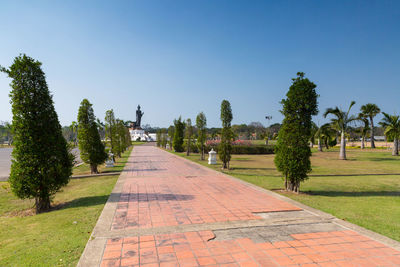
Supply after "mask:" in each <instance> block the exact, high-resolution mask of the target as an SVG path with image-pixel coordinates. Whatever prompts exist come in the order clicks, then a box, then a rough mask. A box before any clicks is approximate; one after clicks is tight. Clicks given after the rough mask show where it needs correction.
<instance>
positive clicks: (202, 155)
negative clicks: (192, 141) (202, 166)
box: [201, 144, 204, 160]
mask: <svg viewBox="0 0 400 267" xmlns="http://www.w3.org/2000/svg"><path fill="white" fill-rule="evenodd" d="M201 160H204V145H203V144H201Z"/></svg>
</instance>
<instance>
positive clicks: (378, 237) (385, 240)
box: [161, 149, 400, 251]
mask: <svg viewBox="0 0 400 267" xmlns="http://www.w3.org/2000/svg"><path fill="white" fill-rule="evenodd" d="M161 150H163V151H166V152H168V153H170V154H171V155H173V156H174V157H178V158H180V159H184V160H186V161H187V162H188V163H189V164H194V165H196V166H201V167H204V166H203V165H201V164H199V163H197V162H194V161H191V160H189V159H186V158H184V157H181V156H178V155H176V154H173V153H171V152H169V151H167V150H164V149H161ZM209 169H210V170H212V171H213V172H216V173H218V174H223V175H224V176H226V177H227V178H229V179H232V180H235V181H237V182H239V183H242V184H245V185H247V186H250V187H252V188H254V189H256V190H258V191H261V192H264V193H266V194H268V195H270V196H273V197H275V198H278V199H281V200H283V201H286V202H289V203H290V204H293V205H295V206H297V207H299V208H302V209H303V210H306V211H308V212H310V213H313V214H316V215H318V216H319V217H321V218H323V219H331V220H332V221H333V222H334V223H335V224H338V225H340V226H343V227H345V228H347V229H349V230H353V231H356V232H359V233H360V234H362V235H365V236H367V237H369V238H371V239H373V240H375V241H378V242H381V243H382V244H384V245H386V246H389V247H391V248H394V249H396V250H399V251H400V242H398V241H396V240H393V239H391V238H389V237H387V236H384V235H381V234H378V233H376V232H373V231H371V230H368V229H366V228H364V227H361V226H359V225H356V224H353V223H350V222H347V221H344V220H341V219H339V218H337V217H335V216H333V215H331V214H329V213H326V212H323V211H321V210H318V209H314V208H312V207H309V206H307V205H304V204H302V203H300V202H298V201H295V200H293V199H291V198H288V197H285V196H283V195H280V194H278V193H275V192H272V191H270V190H267V189H265V188H262V187H259V186H256V185H254V184H251V183H249V182H246V181H243V180H241V179H239V178H236V177H234V176H230V175H228V174H226V173H223V172H219V171H216V170H214V169H212V168H209Z"/></svg>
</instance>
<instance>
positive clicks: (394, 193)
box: [174, 148, 400, 241]
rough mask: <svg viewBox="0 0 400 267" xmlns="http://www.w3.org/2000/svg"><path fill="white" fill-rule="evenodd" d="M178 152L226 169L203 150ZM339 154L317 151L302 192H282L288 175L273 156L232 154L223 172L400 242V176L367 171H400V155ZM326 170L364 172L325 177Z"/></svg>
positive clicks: (355, 151) (371, 152)
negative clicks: (342, 157)
mask: <svg viewBox="0 0 400 267" xmlns="http://www.w3.org/2000/svg"><path fill="white" fill-rule="evenodd" d="M174 154H177V155H179V156H182V157H185V158H189V159H190V160H192V161H195V162H197V163H200V164H202V165H204V166H207V167H209V168H212V169H215V170H217V171H222V170H221V165H220V164H217V165H208V164H207V161H206V160H205V161H200V160H199V159H200V156H199V155H198V154H192V155H190V156H189V157H187V156H186V154H185V153H174ZM337 156H338V149H336V148H334V149H332V150H330V151H329V152H323V153H321V152H314V153H313V156H312V159H311V161H312V165H313V172H312V175H316V176H312V177H310V179H309V180H307V181H306V182H304V183H302V185H301V188H300V189H301V191H302V193H301V194H298V195H297V194H291V193H287V192H284V191H280V189H283V179H282V178H281V176H280V174H279V173H278V172H277V171H276V169H275V166H274V163H273V157H274V155H233V157H232V161H231V167H232V169H231V170H229V171H223V172H224V173H227V174H229V175H232V176H234V177H237V178H239V179H242V180H244V181H247V182H249V183H252V184H255V185H257V186H260V187H262V188H266V189H269V190H277V192H278V193H280V194H283V195H285V196H287V197H289V198H292V199H294V200H296V201H299V202H301V203H304V204H306V205H308V206H310V207H313V208H316V209H319V210H322V211H325V212H327V213H330V214H332V215H334V216H336V217H338V218H340V219H344V220H347V221H349V222H352V223H354V224H357V225H360V226H362V227H365V228H367V229H370V230H372V231H375V232H378V233H380V234H383V235H385V236H388V237H390V238H393V239H395V240H398V241H400V175H362V174H373V173H400V157H393V156H391V154H390V151H382V150H370V149H369V150H364V151H361V150H360V149H349V150H348V157H349V160H347V161H341V160H338V159H337ZM327 174H329V175H331V174H333V175H340V174H361V175H359V176H323V175H327ZM318 175H321V176H318Z"/></svg>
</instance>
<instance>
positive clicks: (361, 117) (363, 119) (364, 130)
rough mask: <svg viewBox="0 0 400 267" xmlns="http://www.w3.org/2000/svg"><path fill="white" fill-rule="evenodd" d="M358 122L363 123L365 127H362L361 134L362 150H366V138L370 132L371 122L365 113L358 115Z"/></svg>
mask: <svg viewBox="0 0 400 267" xmlns="http://www.w3.org/2000/svg"><path fill="white" fill-rule="evenodd" d="M358 120H359V121H361V122H362V123H363V124H364V125H363V126H361V127H360V128H361V129H360V130H359V133H360V134H361V149H364V148H365V137H366V136H367V133H368V131H369V130H370V128H369V122H368V118H367V117H366V116H365V114H364V113H359V114H358Z"/></svg>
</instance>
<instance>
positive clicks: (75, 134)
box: [69, 121, 78, 146]
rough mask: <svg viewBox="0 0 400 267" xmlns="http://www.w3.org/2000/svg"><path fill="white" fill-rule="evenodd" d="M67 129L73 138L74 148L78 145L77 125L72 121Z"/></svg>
mask: <svg viewBox="0 0 400 267" xmlns="http://www.w3.org/2000/svg"><path fill="white" fill-rule="evenodd" d="M69 128H70V129H71V131H72V134H73V136H74V146H77V145H78V123H77V122H76V121H73V122H72V123H71V125H70V126H69Z"/></svg>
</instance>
